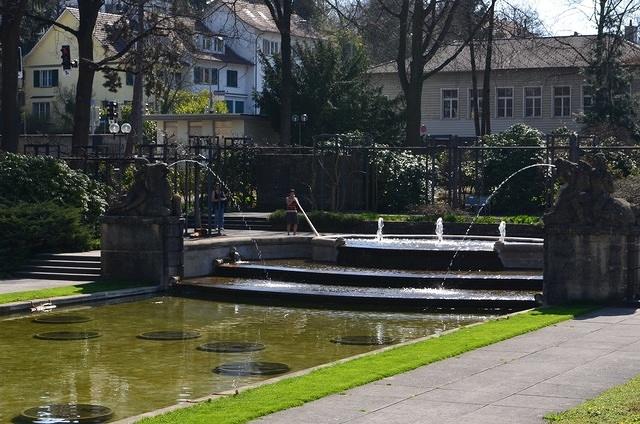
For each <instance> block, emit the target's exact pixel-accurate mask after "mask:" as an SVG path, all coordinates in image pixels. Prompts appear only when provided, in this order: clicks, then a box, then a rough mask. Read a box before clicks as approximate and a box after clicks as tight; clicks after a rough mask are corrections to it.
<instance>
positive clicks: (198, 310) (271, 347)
mask: <svg viewBox="0 0 640 424" xmlns="http://www.w3.org/2000/svg"><path fill="white" fill-rule="evenodd" d="M60 313H73V314H74V315H85V316H88V317H91V318H92V320H91V321H89V322H83V323H78V324H40V323H35V322H33V321H32V320H33V318H34V317H35V316H39V315H31V316H27V317H18V318H15V317H13V318H4V319H0V343H1V344H0V373H1V374H0V422H2V423H5V422H10V420H11V419H12V418H13V417H15V416H16V415H18V414H19V413H20V412H21V411H22V410H24V409H26V408H30V407H33V406H37V405H41V404H48V403H91V404H100V405H104V406H107V407H109V408H112V409H113V410H114V411H115V417H114V419H119V418H124V417H128V416H132V415H136V414H140V413H143V412H147V411H150V410H153V409H157V408H161V407H165V406H168V405H172V404H175V403H180V402H188V401H189V400H192V399H196V398H198V397H202V396H205V395H208V394H211V393H216V392H220V391H223V390H228V389H232V388H235V387H239V386H242V385H246V384H248V383H253V382H257V381H261V380H264V379H266V378H268V377H230V376H222V375H218V374H215V373H213V372H212V370H213V368H215V367H216V366H218V365H220V364H223V363H226V362H237V361H267V362H281V363H285V364H287V365H288V366H289V367H290V368H291V370H292V371H298V370H301V369H305V368H309V367H313V366H315V365H319V364H323V363H327V362H330V361H334V360H336V359H340V358H345V357H348V356H352V355H356V354H359V353H363V352H367V351H369V350H373V349H375V348H376V347H375V346H353V345H339V344H335V343H331V342H330V339H332V338H334V337H336V336H348V335H375V336H379V337H392V338H394V339H396V340H398V341H406V340H410V339H414V338H417V337H422V336H426V335H429V334H433V333H435V332H439V331H443V330H447V329H451V328H454V327H457V326H459V325H463V324H468V323H471V322H475V321H479V320H481V319H484V317H482V316H473V315H427V314H406V313H378V312H350V311H329V310H315V309H300V308H282V307H265V306H252V305H243V304H232V303H220V302H211V301H204V300H193V299H182V298H173V297H157V298H151V299H145V300H142V301H136V302H129V303H119V304H113V305H106V306H99V307H83V308H74V309H69V310H66V311H65V310H56V311H54V312H49V313H48V315H54V314H60ZM67 330H69V331H98V332H100V334H101V336H100V337H98V338H94V339H89V340H79V341H52V340H40V339H36V338H34V334H36V333H42V332H50V331H67ZM155 330H195V331H198V332H200V333H201V334H202V336H201V337H200V338H198V339H192V340H184V341H152V340H143V339H139V338H137V337H136V336H137V335H138V334H141V333H144V332H149V331H155ZM227 340H231V341H250V342H260V343H263V344H265V345H266V348H265V349H264V350H262V351H258V352H250V353H224V354H222V353H213V352H204V351H200V350H197V349H196V347H197V346H199V345H201V344H204V343H208V342H214V341H227Z"/></svg>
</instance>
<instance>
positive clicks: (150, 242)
mask: <svg viewBox="0 0 640 424" xmlns="http://www.w3.org/2000/svg"><path fill="white" fill-rule="evenodd" d="M183 226H184V219H181V218H179V217H175V216H164V217H145V216H104V217H103V218H102V228H101V230H102V246H101V249H102V254H101V261H102V275H103V277H104V278H107V279H117V280H128V281H139V282H148V283H154V284H158V285H160V286H162V287H164V288H166V287H168V285H169V282H170V278H171V277H174V276H178V277H181V276H182V274H183V239H182V229H183Z"/></svg>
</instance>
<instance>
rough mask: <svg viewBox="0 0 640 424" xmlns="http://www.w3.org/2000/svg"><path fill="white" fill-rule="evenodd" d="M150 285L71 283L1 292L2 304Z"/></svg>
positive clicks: (121, 282) (105, 282)
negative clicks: (21, 290) (53, 286)
mask: <svg viewBox="0 0 640 424" xmlns="http://www.w3.org/2000/svg"><path fill="white" fill-rule="evenodd" d="M148 285H149V284H140V283H131V282H124V281H98V282H95V283H87V284H78V285H69V286H64V287H55V288H51V289H42V290H31V291H24V292H14V293H6V294H0V304H4V303H12V302H24V301H30V300H37V299H49V298H52V297H60V296H72V295H75V294H89V293H97V292H103V291H110V290H122V289H131V288H134V287H145V286H148Z"/></svg>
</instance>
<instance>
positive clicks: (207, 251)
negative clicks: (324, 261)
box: [184, 236, 314, 278]
mask: <svg viewBox="0 0 640 424" xmlns="http://www.w3.org/2000/svg"><path fill="white" fill-rule="evenodd" d="M313 239H314V238H313V237H311V236H277V237H260V238H251V237H225V238H212V239H202V240H194V241H187V242H185V244H184V276H185V278H190V277H201V276H205V275H210V274H212V273H213V261H214V260H215V259H218V258H224V257H226V256H227V255H228V254H229V249H231V248H232V247H235V248H236V249H237V250H238V253H240V257H241V258H242V259H245V260H254V261H255V260H261V259H308V258H311V256H312V246H311V241H312V240H313Z"/></svg>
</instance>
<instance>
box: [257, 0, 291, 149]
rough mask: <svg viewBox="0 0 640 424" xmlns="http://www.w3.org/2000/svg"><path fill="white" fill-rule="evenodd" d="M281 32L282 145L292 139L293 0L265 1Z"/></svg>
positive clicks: (280, 126)
mask: <svg viewBox="0 0 640 424" xmlns="http://www.w3.org/2000/svg"><path fill="white" fill-rule="evenodd" d="M263 1H264V4H265V5H266V6H267V7H268V8H269V12H271V17H272V18H273V21H274V22H275V24H276V27H277V28H278V31H279V32H280V57H281V61H282V62H281V67H280V125H279V128H280V144H283V145H284V144H289V143H291V142H292V141H293V140H292V138H291V96H292V93H293V77H292V71H291V68H292V64H293V61H292V59H291V16H292V15H293V0H263Z"/></svg>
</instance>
